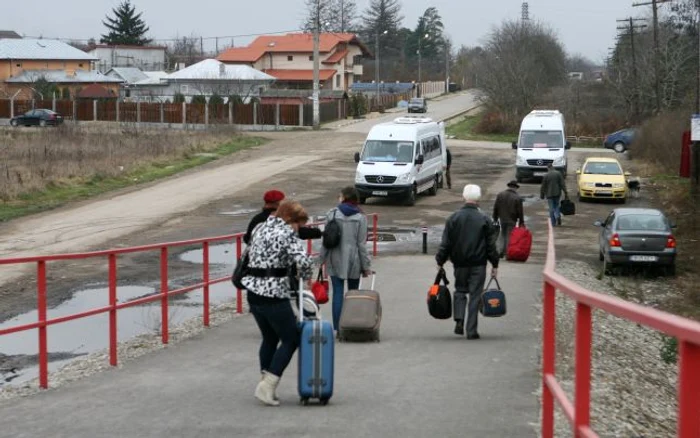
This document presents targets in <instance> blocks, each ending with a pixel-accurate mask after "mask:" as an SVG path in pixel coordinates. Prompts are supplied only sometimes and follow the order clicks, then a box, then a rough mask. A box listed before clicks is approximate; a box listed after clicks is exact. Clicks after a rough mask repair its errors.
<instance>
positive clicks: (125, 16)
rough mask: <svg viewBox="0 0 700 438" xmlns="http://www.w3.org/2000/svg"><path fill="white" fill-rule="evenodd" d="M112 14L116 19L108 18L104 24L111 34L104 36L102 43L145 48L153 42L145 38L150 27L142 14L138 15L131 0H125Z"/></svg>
mask: <svg viewBox="0 0 700 438" xmlns="http://www.w3.org/2000/svg"><path fill="white" fill-rule="evenodd" d="M112 12H113V13H114V18H112V17H109V16H107V17H106V18H107V21H103V22H102V24H104V25H105V27H107V29H109V33H107V35H102V38H101V39H100V42H101V43H103V44H128V45H134V46H144V45H146V44H148V43H150V42H151V40H150V39H148V38H146V37H145V35H146V33H147V32H148V26H146V23H145V22H144V21H143V19H141V14H142V12H139V13H138V14H137V13H136V7H135V6H133V5H132V4H131V2H130V0H125V1H124V2H123V3H121V4H120V5H119V6H118V7H117V8H115V9H112Z"/></svg>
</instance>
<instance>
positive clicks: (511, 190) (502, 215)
mask: <svg viewBox="0 0 700 438" xmlns="http://www.w3.org/2000/svg"><path fill="white" fill-rule="evenodd" d="M519 188H520V184H518V182H517V181H515V180H514V181H511V182H509V183H508V188H507V189H506V190H504V191H502V192H501V193H499V194H498V196H496V202H495V203H494V204H493V221H494V222H496V223H498V222H500V224H501V251H500V254H499V255H500V257H501V258H503V256H504V255H505V253H506V251H507V250H508V241H509V240H510V233H511V231H513V228H515V226H516V225H519V226H521V227H524V226H525V216H524V214H523V199H522V198H521V197H520V195H519V194H518V189H519Z"/></svg>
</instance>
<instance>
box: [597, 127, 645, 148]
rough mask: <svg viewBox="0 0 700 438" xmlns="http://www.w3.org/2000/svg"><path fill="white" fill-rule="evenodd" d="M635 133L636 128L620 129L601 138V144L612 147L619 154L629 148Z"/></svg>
mask: <svg viewBox="0 0 700 438" xmlns="http://www.w3.org/2000/svg"><path fill="white" fill-rule="evenodd" d="M636 135H637V129H636V128H627V129H621V130H619V131H615V132H613V133H612V134H609V135H607V136H606V137H605V140H603V146H604V147H605V148H606V149H612V150H614V151H615V152H617V153H618V154H621V153H623V152H624V151H626V150H627V149H629V147H630V145H631V144H632V142H634V137H635V136H636Z"/></svg>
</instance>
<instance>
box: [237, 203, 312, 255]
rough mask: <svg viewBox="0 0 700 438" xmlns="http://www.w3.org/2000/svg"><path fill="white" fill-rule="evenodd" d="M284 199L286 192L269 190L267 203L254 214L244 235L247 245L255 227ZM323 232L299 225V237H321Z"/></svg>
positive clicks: (307, 238)
mask: <svg viewBox="0 0 700 438" xmlns="http://www.w3.org/2000/svg"><path fill="white" fill-rule="evenodd" d="M283 200H284V193H283V192H281V191H279V190H268V191H267V192H265V194H264V195H263V201H265V205H264V206H263V209H262V211H261V212H260V213H258V214H256V215H255V216H253V218H252V219H251V220H250V223H249V224H248V231H246V233H245V236H243V241H244V242H245V244H246V245H248V244H250V237H251V234H252V233H253V230H254V229H255V227H257V226H258V224H261V223H263V222H265V221H266V220H267V218H268V217H270V215H271V214H272V213H274V212H275V211H277V207H279V205H280V202H282V201H283ZM322 235H323V232H322V231H321V230H320V229H318V228H315V227H299V238H300V239H302V240H309V239H320V238H321V236H322Z"/></svg>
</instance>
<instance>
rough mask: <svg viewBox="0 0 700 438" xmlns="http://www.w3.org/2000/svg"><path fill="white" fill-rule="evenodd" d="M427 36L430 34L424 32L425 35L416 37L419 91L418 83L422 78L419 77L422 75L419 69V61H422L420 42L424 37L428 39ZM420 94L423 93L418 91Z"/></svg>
mask: <svg viewBox="0 0 700 438" xmlns="http://www.w3.org/2000/svg"><path fill="white" fill-rule="evenodd" d="M429 36H430V35H428V34H427V33H426V34H425V35H421V36H420V37H419V38H418V87H419V88H418V91H420V84H421V80H422V78H421V76H422V70H421V63H422V62H421V61H422V59H421V57H422V54H421V43H422V41H423V40H424V39H428V37H429ZM420 94H421V95H422V94H423V93H420Z"/></svg>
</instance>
